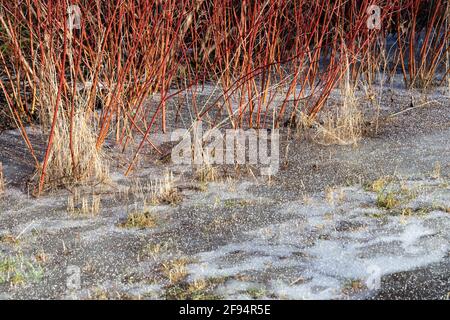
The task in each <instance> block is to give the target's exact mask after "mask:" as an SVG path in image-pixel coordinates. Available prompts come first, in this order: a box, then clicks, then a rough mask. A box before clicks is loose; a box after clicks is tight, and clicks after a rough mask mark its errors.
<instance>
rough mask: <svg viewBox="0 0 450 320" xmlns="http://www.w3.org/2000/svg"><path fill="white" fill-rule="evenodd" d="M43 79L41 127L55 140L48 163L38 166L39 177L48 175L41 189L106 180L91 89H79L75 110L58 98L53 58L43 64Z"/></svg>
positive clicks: (106, 169)
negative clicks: (98, 145) (92, 107)
mask: <svg viewBox="0 0 450 320" xmlns="http://www.w3.org/2000/svg"><path fill="white" fill-rule="evenodd" d="M39 78H40V83H39V87H40V95H39V104H40V105H41V108H40V119H41V126H42V129H43V133H44V134H45V135H46V136H49V137H51V139H52V143H51V144H50V148H49V149H48V160H47V166H45V165H42V166H41V167H40V168H39V169H38V173H39V174H38V176H39V177H41V178H42V177H44V181H40V182H39V184H40V185H39V191H42V190H40V189H41V187H42V186H45V188H46V189H47V190H49V189H54V188H57V187H59V186H61V185H65V186H67V185H69V186H70V185H74V184H78V183H85V182H96V183H98V182H99V181H104V180H105V179H107V178H108V176H109V169H108V166H107V164H106V162H105V160H104V155H103V153H102V151H101V150H99V149H97V147H96V141H97V139H96V133H95V131H94V130H95V126H94V125H93V119H92V117H93V113H92V112H91V110H89V109H88V108H87V105H88V100H89V94H90V93H89V91H88V90H80V91H77V92H76V98H75V99H74V101H73V104H74V105H73V112H72V110H71V107H70V106H69V105H68V104H69V102H68V101H66V100H63V99H61V98H59V99H58V91H59V90H58V80H57V79H58V75H57V71H56V67H55V65H54V64H53V63H52V61H51V59H47V60H45V63H44V64H43V65H41V67H40V76H39ZM55 105H57V106H58V107H57V108H55ZM55 112H56V115H55ZM44 162H45V161H44ZM42 168H45V172H42V171H43V169H42ZM42 183H43V184H42Z"/></svg>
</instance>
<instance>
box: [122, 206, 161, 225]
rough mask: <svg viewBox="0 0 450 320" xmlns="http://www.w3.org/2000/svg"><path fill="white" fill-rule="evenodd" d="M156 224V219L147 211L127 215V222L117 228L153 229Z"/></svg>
mask: <svg viewBox="0 0 450 320" xmlns="http://www.w3.org/2000/svg"><path fill="white" fill-rule="evenodd" d="M156 224H157V221H156V218H155V217H154V216H153V215H152V214H151V212H150V211H149V210H145V211H142V212H132V213H131V214H129V215H128V217H127V220H126V221H125V222H123V223H121V224H120V225H119V226H120V227H122V228H138V229H146V228H154V227H155V226H156Z"/></svg>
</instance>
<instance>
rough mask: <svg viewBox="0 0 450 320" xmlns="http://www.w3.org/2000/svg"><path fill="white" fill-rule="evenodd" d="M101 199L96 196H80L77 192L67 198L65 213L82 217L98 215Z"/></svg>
mask: <svg viewBox="0 0 450 320" xmlns="http://www.w3.org/2000/svg"><path fill="white" fill-rule="evenodd" d="M100 209H101V198H100V196H98V195H95V194H92V195H91V196H81V195H80V194H79V193H78V191H77V190H75V192H74V194H72V195H70V196H69V197H68V198H67V212H68V213H70V214H75V215H82V216H96V215H98V214H99V213H100Z"/></svg>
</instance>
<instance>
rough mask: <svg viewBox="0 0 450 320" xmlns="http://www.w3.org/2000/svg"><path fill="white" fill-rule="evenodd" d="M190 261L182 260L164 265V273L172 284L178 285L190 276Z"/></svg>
mask: <svg viewBox="0 0 450 320" xmlns="http://www.w3.org/2000/svg"><path fill="white" fill-rule="evenodd" d="M187 264H188V260H187V259H184V258H181V259H175V260H172V261H169V262H167V263H163V264H162V272H163V274H164V276H165V277H166V278H167V279H168V280H169V282H170V284H172V285H173V284H176V283H179V282H181V281H183V280H185V279H186V277H187V276H188V273H187V268H186V265H187Z"/></svg>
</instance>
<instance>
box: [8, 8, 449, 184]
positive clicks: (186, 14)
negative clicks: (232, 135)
mask: <svg viewBox="0 0 450 320" xmlns="http://www.w3.org/2000/svg"><path fill="white" fill-rule="evenodd" d="M0 3H1V21H0V28H1V29H0V30H1V33H2V34H1V36H0V39H1V41H2V51H1V56H0V63H1V69H0V72H1V80H0V84H1V87H2V89H3V93H4V95H5V97H6V101H7V107H8V108H9V110H10V113H11V115H12V117H13V118H14V120H15V121H16V123H17V125H18V127H19V128H21V132H22V135H23V137H24V139H25V141H26V142H27V145H28V147H29V149H30V152H31V154H32V155H33V158H34V159H35V162H36V166H37V167H40V168H41V169H43V170H42V171H41V172H42V174H43V175H45V166H46V160H45V159H46V158H47V157H48V155H49V154H50V152H51V150H52V143H53V141H52V128H53V127H54V126H55V123H52V124H51V126H50V130H49V132H48V145H47V152H46V156H45V158H44V160H43V161H41V159H38V158H37V157H36V155H35V152H34V149H33V145H32V144H31V143H30V141H29V139H28V137H27V134H26V131H25V126H26V125H27V122H31V119H32V118H33V117H34V115H35V114H39V111H40V109H41V108H42V107H43V106H42V105H40V102H42V99H41V95H42V94H43V92H44V91H45V89H44V88H42V85H43V83H42V81H40V80H41V79H40V77H41V75H42V73H41V70H42V66H44V65H46V64H49V65H52V66H54V68H55V70H56V73H57V75H58V76H57V85H56V87H57V91H58V92H57V98H56V101H54V106H53V108H54V110H53V111H54V112H53V115H54V117H53V121H54V122H55V121H58V117H57V116H56V114H57V113H58V112H64V113H67V115H68V118H69V119H72V117H73V115H74V108H76V106H77V105H78V104H77V103H76V102H77V99H79V97H78V96H79V92H80V90H84V91H83V92H84V93H85V95H86V96H87V99H86V101H85V108H86V112H87V113H90V114H91V116H92V117H93V118H94V119H95V121H94V125H95V131H96V134H97V137H96V140H97V141H96V147H97V148H102V145H103V144H104V142H105V139H107V138H108V137H109V136H111V135H113V136H114V138H115V140H116V141H117V143H118V144H121V145H122V146H124V147H126V146H127V145H128V142H129V141H130V139H131V138H137V139H140V141H141V143H140V144H139V147H138V148H137V149H136V150H135V157H134V158H133V160H132V161H131V163H130V167H129V170H131V168H132V166H133V163H134V161H135V159H136V157H137V156H138V153H139V151H140V150H141V148H142V146H143V145H144V144H145V143H150V144H151V143H152V142H151V133H152V132H154V130H156V128H159V129H161V130H166V122H167V119H166V113H167V102H168V101H169V100H170V99H171V98H173V97H175V96H176V95H177V94H179V93H181V92H183V91H190V90H191V89H192V92H193V95H194V97H195V94H194V90H193V88H196V87H197V86H199V85H202V84H204V83H205V82H212V83H218V84H220V85H221V87H222V90H223V96H221V97H220V99H218V100H216V101H211V102H210V103H209V105H206V106H204V107H203V108H198V107H197V105H196V103H195V101H193V103H192V104H191V106H192V108H193V110H191V112H193V113H194V114H195V116H196V117H197V118H198V119H201V118H202V117H204V116H205V114H206V113H208V112H209V111H210V110H211V109H212V108H216V107H217V105H219V106H221V108H223V110H224V111H225V112H228V115H229V119H230V121H231V123H232V125H233V127H235V128H237V127H242V126H247V127H265V126H268V125H275V126H279V125H280V123H281V120H282V119H283V118H284V117H288V116H291V115H293V114H295V113H296V112H298V111H302V112H304V113H305V114H308V115H310V116H312V117H314V116H315V115H316V114H317V113H318V112H319V111H320V110H321V109H322V108H323V107H324V105H325V104H326V101H327V99H328V97H329V95H330V93H331V91H332V90H333V89H334V88H336V86H337V85H338V84H339V83H340V80H341V79H342V78H343V77H344V75H346V74H347V75H348V74H350V75H351V80H352V81H353V82H354V83H356V82H357V81H364V80H366V81H367V79H368V78H370V74H371V73H373V72H376V66H377V64H379V63H381V62H380V61H379V59H380V50H386V51H387V50H388V49H389V52H390V53H391V56H392V61H390V63H389V68H390V69H389V71H391V72H392V73H394V72H395V70H396V68H398V69H401V73H402V74H403V77H404V81H405V84H406V85H407V86H414V85H429V84H430V82H431V81H432V79H433V77H434V75H435V73H436V72H437V70H438V68H439V66H440V65H442V63H443V59H444V57H445V54H444V53H445V52H446V51H448V50H449V47H448V43H449V38H450V36H449V30H448V24H447V22H448V21H447V20H448V12H449V11H448V6H449V4H448V1H445V0H432V1H420V0H392V1H384V0H360V1H349V0H336V1H328V0H316V1H309V0H308V1H307V0H242V1H233V0H164V1H161V0H123V1H101V0H73V1H70V2H69V1H66V0H24V1H21V2H20V3H17V1H10V0H0ZM69 5H77V6H78V8H79V9H80V12H81V19H80V25H79V28H75V29H70V28H69V26H70V24H69V22H70V21H69V19H70V17H71V16H70V15H68V14H67V13H68V10H70V9H69ZM371 5H377V6H379V7H380V8H381V20H380V25H381V30H378V29H369V28H368V27H367V20H368V19H369V15H370V14H372V13H371V12H370V11H368V9H369V7H370V6H371ZM77 27H78V26H77ZM389 34H391V35H395V37H396V40H397V43H396V44H395V45H394V46H393V47H391V48H387V47H386V39H387V36H388V35H389ZM447 72H448V70H447ZM277 87H279V88H284V91H280V90H274V89H275V88H277ZM80 88H81V89H80ZM171 89H172V90H171ZM280 92H282V94H283V95H284V99H283V100H282V102H281V103H279V102H277V105H274V104H275V98H276V95H280ZM153 93H159V94H160V97H161V99H160V101H159V104H158V105H157V106H154V105H150V104H146V103H145V102H146V100H147V98H148V97H149V95H150V94H153ZM236 97H237V98H236ZM236 99H237V105H238V107H237V108H238V111H237V112H235V110H234V109H233V106H232V104H233V103H236ZM99 101H101V103H100V108H99V103H98V102H99ZM272 106H274V107H275V109H273V108H270V107H272ZM2 107H5V106H2ZM96 108H97V109H98V108H99V110H98V111H99V112H98V113H96V112H94V111H95V110H96ZM273 116H274V117H273ZM70 121H72V120H70ZM70 130H71V129H70ZM72 156H74V155H72ZM42 167H43V168H42ZM129 170H128V171H129Z"/></svg>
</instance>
